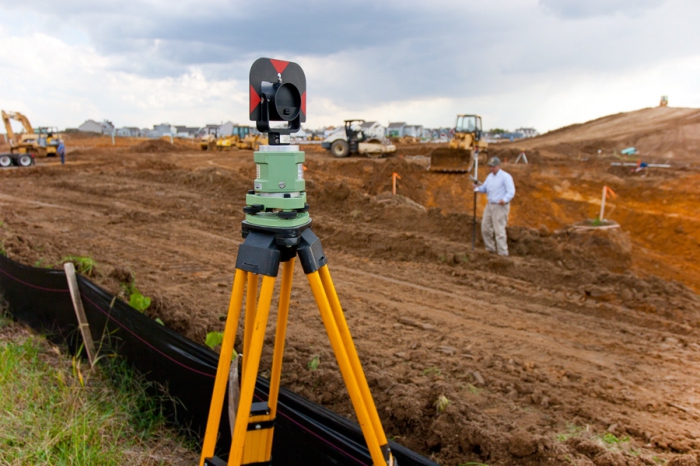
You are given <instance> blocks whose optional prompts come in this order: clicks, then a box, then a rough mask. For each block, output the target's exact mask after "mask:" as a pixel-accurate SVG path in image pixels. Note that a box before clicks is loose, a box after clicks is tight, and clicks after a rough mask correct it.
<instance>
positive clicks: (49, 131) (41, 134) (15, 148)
mask: <svg viewBox="0 0 700 466" xmlns="http://www.w3.org/2000/svg"><path fill="white" fill-rule="evenodd" d="M0 115H1V116H2V121H3V123H4V124H5V131H6V132H7V139H8V142H9V143H10V153H12V154H34V155H42V156H43V155H45V156H47V157H55V156H56V153H57V152H58V146H59V144H61V142H63V141H61V138H60V134H59V132H58V128H52V127H44V126H42V127H39V128H37V129H36V131H35V130H34V128H33V127H32V125H31V123H29V119H28V118H27V117H26V116H24V115H23V114H21V113H20V112H5V111H4V110H2V111H1V112H0ZM10 120H16V121H19V122H20V123H22V127H23V128H24V131H23V132H21V133H15V132H14V130H13V129H12V125H11V124H10Z"/></svg>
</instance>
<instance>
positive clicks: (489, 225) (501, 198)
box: [474, 157, 515, 256]
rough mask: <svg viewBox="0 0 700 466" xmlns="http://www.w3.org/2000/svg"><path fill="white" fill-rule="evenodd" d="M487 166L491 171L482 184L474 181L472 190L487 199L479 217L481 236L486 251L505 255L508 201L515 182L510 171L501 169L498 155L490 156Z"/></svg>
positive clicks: (508, 212) (511, 197) (506, 248)
mask: <svg viewBox="0 0 700 466" xmlns="http://www.w3.org/2000/svg"><path fill="white" fill-rule="evenodd" d="M488 166H489V171H490V172H491V173H489V176H487V177H486V179H485V180H484V182H483V184H481V185H479V184H478V183H476V182H475V183H474V192H476V193H482V194H483V193H485V194H486V195H487V197H488V201H489V202H488V204H486V209H485V210H484V215H483V217H482V219H481V236H482V237H483V238H484V246H485V247H486V250H487V251H489V252H490V253H492V254H496V253H497V254H498V255H501V256H507V255H508V238H507V237H506V225H507V224H508V215H509V214H510V201H512V200H513V197H514V196H515V184H514V183H513V177H512V176H511V175H510V173H506V172H505V171H504V170H502V169H501V160H500V159H499V158H498V157H491V159H490V160H489V162H488ZM494 238H495V241H494Z"/></svg>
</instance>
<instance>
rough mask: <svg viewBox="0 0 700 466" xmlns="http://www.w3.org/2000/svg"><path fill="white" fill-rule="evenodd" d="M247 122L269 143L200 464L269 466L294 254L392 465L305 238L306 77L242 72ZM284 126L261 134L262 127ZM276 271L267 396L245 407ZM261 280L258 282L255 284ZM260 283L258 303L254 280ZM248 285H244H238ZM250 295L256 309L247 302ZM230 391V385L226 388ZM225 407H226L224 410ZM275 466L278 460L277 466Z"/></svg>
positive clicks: (289, 68) (362, 413)
mask: <svg viewBox="0 0 700 466" xmlns="http://www.w3.org/2000/svg"><path fill="white" fill-rule="evenodd" d="M250 119H251V120H253V121H255V122H256V126H257V129H258V131H260V132H265V133H267V134H268V140H269V145H268V146H260V150H259V151H256V152H255V154H254V161H255V164H256V177H255V182H254V189H253V190H251V191H248V194H247V195H246V206H245V207H244V209H243V211H244V212H245V214H246V218H245V220H244V221H243V225H242V233H243V238H245V239H244V241H243V243H242V244H241V245H240V246H239V248H238V256H237V258H236V273H235V276H234V280H233V289H232V291H231V299H230V302H229V307H228V315H227V318H226V325H225V328H224V336H223V342H222V344H221V353H220V355H219V363H218V367H217V371H216V379H215V381H214V392H213V395H212V400H211V405H210V408H209V417H208V421H207V428H206V433H205V435H204V443H203V447H202V455H201V458H200V462H199V464H200V466H206V465H209V466H222V465H229V466H239V465H255V466H262V465H271V464H273V463H272V439H273V433H274V427H275V417H276V414H277V402H278V397H279V389H280V378H281V374H282V357H283V354H284V342H285V338H286V330H287V317H288V314H289V302H290V297H291V293H292V276H293V272H294V259H295V257H296V256H297V255H298V256H299V260H300V262H301V266H302V268H303V270H304V273H305V274H306V277H307V278H308V280H309V284H310V285H311V291H312V293H313V295H314V299H315V301H316V304H317V306H318V309H319V311H320V313H321V319H322V321H323V324H324V326H325V328H326V332H327V333H328V337H329V339H330V343H331V346H332V348H333V352H334V353H335V356H336V360H337V362H338V367H339V368H340V372H341V374H342V376H343V380H344V382H345V386H346V388H347V390H348V393H349V394H350V399H351V401H352V405H353V408H354V409H355V414H356V415H357V420H358V423H359V424H360V428H361V429H362V433H363V435H364V438H365V441H366V442H367V447H368V449H369V453H370V456H371V458H372V462H373V464H374V466H398V463H397V461H396V460H395V459H394V457H393V455H392V452H391V449H390V448H389V444H388V441H387V439H386V435H385V434H384V429H383V428H382V425H381V422H380V420H379V415H378V413H377V408H376V406H375V404H374V400H373V399H372V395H371V393H370V391H369V386H368V384H367V379H366V378H365V374H364V372H363V370H362V366H361V365H360V359H359V357H358V355H357V351H356V349H355V344H354V343H353V341H352V336H351V335H350V330H349V328H348V325H347V322H346V320H345V316H344V314H343V309H342V308H341V306H340V301H339V300H338V295H337V293H336V290H335V287H334V286H333V281H332V280H331V275H330V272H329V271H328V265H327V263H328V261H327V259H326V255H325V254H324V252H323V248H322V246H321V241H320V240H319V238H318V237H317V236H316V235H315V234H314V233H313V232H312V231H311V217H310V216H309V212H308V210H309V205H308V204H307V203H306V192H305V182H304V167H303V163H304V160H305V154H304V152H301V151H299V146H296V145H290V141H291V136H290V135H291V134H292V133H295V132H297V131H299V129H300V128H301V123H303V122H305V121H306V77H305V75H304V71H303V70H302V69H301V67H300V66H299V65H297V64H296V63H292V62H286V61H281V60H273V59H269V58H260V59H258V60H256V61H255V63H253V66H252V67H251V69H250ZM272 121H278V122H286V125H287V126H286V127H282V128H277V127H274V128H272V127H270V122H272ZM280 264H281V265H282V282H281V287H280V294H279V308H278V313H277V327H276V333H275V341H274V350H273V356H272V366H271V370H270V389H269V392H268V399H267V400H266V401H262V402H255V403H253V395H254V392H255V382H256V379H257V377H258V370H259V366H260V357H261V354H262V348H263V341H264V339H265V328H266V326H267V321H268V316H269V312H270V304H271V301H272V294H273V290H274V285H275V280H276V277H277V274H278V271H279V268H280ZM260 277H262V279H261V280H259V279H260ZM259 281H261V285H260V292H259V296H258V282H259ZM246 287H247V288H246ZM244 295H245V296H246V304H245V320H244V331H243V351H242V365H241V367H242V370H241V377H240V397H239V399H238V408H237V409H236V418H235V423H233V424H234V425H233V433H232V440H231V450H230V453H229V457H228V462H225V461H224V460H222V459H220V458H218V457H216V456H214V454H215V452H214V450H215V448H216V441H217V436H218V434H219V424H220V421H221V414H222V409H223V404H224V398H225V395H226V387H227V381H228V379H229V374H230V370H231V359H232V355H233V346H234V342H235V337H236V331H237V329H238V322H239V318H240V315H241V308H242V307H243V296H244ZM256 297H257V302H256ZM230 388H231V387H229V389H230ZM232 402H233V400H229V403H232ZM277 464H284V458H280V461H279V463H277Z"/></svg>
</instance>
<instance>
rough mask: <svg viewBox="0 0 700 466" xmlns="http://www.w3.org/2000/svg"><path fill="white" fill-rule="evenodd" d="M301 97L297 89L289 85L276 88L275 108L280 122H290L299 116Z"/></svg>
mask: <svg viewBox="0 0 700 466" xmlns="http://www.w3.org/2000/svg"><path fill="white" fill-rule="evenodd" d="M300 107H301V96H300V95H299V89H297V87H296V86H294V85H293V84H289V83H284V84H282V85H281V86H279V87H278V88H277V92H276V93H275V108H276V110H277V114H278V115H279V117H280V118H281V119H282V120H285V121H292V120H293V119H295V118H296V117H297V115H299V109H300Z"/></svg>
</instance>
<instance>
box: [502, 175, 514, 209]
mask: <svg viewBox="0 0 700 466" xmlns="http://www.w3.org/2000/svg"><path fill="white" fill-rule="evenodd" d="M504 184H505V187H506V195H505V197H504V198H503V203H504V204H507V203H509V202H510V201H511V200H513V197H515V183H513V177H512V176H510V174H508V176H506V179H505V180H504Z"/></svg>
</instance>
